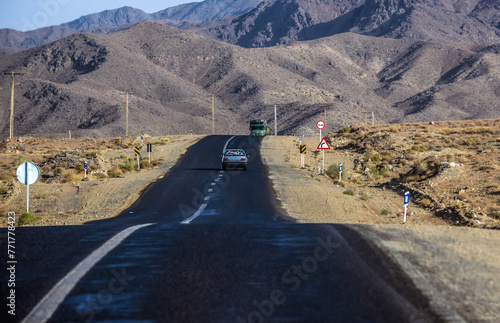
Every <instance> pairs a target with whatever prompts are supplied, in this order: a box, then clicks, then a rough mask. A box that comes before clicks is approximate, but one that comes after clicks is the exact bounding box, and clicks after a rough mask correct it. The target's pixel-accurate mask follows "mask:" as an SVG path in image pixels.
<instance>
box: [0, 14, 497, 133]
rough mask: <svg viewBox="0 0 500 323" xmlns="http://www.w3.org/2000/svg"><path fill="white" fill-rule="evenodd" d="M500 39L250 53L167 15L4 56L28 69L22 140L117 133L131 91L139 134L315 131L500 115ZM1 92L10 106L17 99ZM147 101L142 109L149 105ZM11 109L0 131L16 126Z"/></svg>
mask: <svg viewBox="0 0 500 323" xmlns="http://www.w3.org/2000/svg"><path fill="white" fill-rule="evenodd" d="M499 62H500V45H492V46H482V47H481V46H469V47H467V46H461V47H457V46H452V45H448V44H440V43H433V42H429V41H422V40H411V39H391V38H377V37H373V36H364V35H358V34H354V33H344V34H339V35H334V36H330V37H325V38H322V39H317V40H312V41H306V42H297V43H294V44H290V45H286V46H276V47H269V48H254V49H246V48H242V47H239V46H234V45H230V44H227V43H224V42H220V41H216V40H211V39H207V38H204V37H202V36H198V35H195V34H193V33H191V32H189V31H184V30H180V29H177V28H173V27H169V26H165V25H163V24H159V23H155V22H148V21H145V22H141V23H138V24H137V25H134V26H131V27H129V28H127V29H124V30H122V31H119V32H116V33H113V34H109V35H94V34H75V35H71V36H69V37H66V38H64V39H61V40H58V41H55V42H53V43H50V44H46V45H43V46H40V47H37V48H33V49H29V50H27V51H23V52H20V53H17V54H13V55H10V56H7V57H2V58H0V69H2V70H21V71H23V73H24V76H22V77H20V78H19V82H22V83H23V84H24V85H23V87H16V95H17V97H16V115H15V124H16V130H15V133H16V135H41V136H56V135H57V136H63V135H64V134H66V133H67V131H68V130H71V132H72V134H73V135H75V136H117V135H122V134H123V131H124V115H123V111H124V110H123V109H124V98H123V96H120V94H119V93H120V92H125V91H129V92H132V93H134V95H133V96H132V97H131V98H130V120H131V126H130V131H131V134H132V135H137V134H140V133H149V134H162V135H163V134H182V133H184V134H185V133H189V131H190V130H193V132H194V133H195V134H202V133H209V132H210V129H211V125H210V122H211V96H212V94H214V95H215V98H216V121H217V124H216V131H217V133H220V134H223V133H224V134H227V133H233V134H246V133H247V129H248V126H247V124H248V121H249V120H250V119H255V118H263V119H267V120H268V121H269V122H270V124H272V120H273V111H274V109H273V107H274V105H275V104H277V105H278V118H279V124H278V127H279V131H280V133H281V134H293V133H298V132H302V131H306V133H308V134H309V135H312V134H314V133H315V127H314V125H315V123H316V121H317V118H320V117H321V118H322V117H323V113H324V109H326V111H327V114H328V116H327V120H326V122H327V129H326V130H327V131H332V130H336V129H338V128H339V127H342V126H346V125H349V124H352V123H360V122H363V120H364V119H365V112H370V111H373V112H375V116H376V119H377V120H379V122H384V123H389V122H413V121H415V122H416V121H438V120H456V119H470V118H498V117H500V115H499V114H500V109H499V105H498V99H499V98H500V77H499V75H500V63H499ZM8 96H9V91H7V90H6V88H5V87H4V90H3V91H0V102H8V101H9V97H8ZM139 107H140V109H139ZM7 113H8V111H7V109H2V110H1V111H0V120H2V121H1V123H0V136H6V135H7V133H8V124H7V122H6V120H8V116H7Z"/></svg>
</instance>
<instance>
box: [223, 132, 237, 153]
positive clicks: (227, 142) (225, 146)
mask: <svg viewBox="0 0 500 323" xmlns="http://www.w3.org/2000/svg"><path fill="white" fill-rule="evenodd" d="M234 137H236V136H232V137H231V138H229V140H228V141H226V144H225V145H224V149H222V153H224V152H225V151H226V148H227V145H229V142H230V141H231V140H233V138H234Z"/></svg>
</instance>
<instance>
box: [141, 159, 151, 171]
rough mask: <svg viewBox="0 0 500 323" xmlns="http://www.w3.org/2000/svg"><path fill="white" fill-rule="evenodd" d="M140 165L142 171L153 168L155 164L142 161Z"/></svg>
mask: <svg viewBox="0 0 500 323" xmlns="http://www.w3.org/2000/svg"><path fill="white" fill-rule="evenodd" d="M140 165H141V169H149V168H152V167H153V164H151V163H150V162H148V161H146V160H141V162H140Z"/></svg>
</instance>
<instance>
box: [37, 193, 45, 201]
mask: <svg viewBox="0 0 500 323" xmlns="http://www.w3.org/2000/svg"><path fill="white" fill-rule="evenodd" d="M46 197H47V195H46V194H37V195H35V199H37V200H42V199H44V198H46Z"/></svg>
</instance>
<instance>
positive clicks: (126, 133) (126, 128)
mask: <svg viewBox="0 0 500 323" xmlns="http://www.w3.org/2000/svg"><path fill="white" fill-rule="evenodd" d="M120 94H121V95H125V137H128V96H129V94H134V93H132V92H120Z"/></svg>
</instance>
